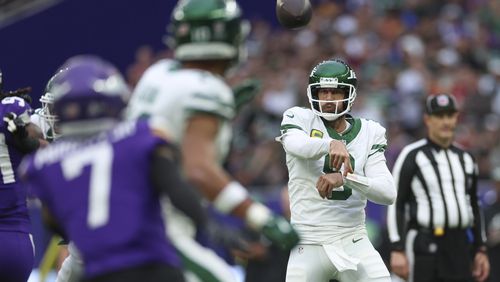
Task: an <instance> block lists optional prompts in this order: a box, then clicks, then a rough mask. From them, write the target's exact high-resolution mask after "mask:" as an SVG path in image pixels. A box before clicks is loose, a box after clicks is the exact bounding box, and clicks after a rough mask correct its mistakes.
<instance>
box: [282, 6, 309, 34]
mask: <svg viewBox="0 0 500 282" xmlns="http://www.w3.org/2000/svg"><path fill="white" fill-rule="evenodd" d="M276 17H277V18H278V21H279V22H280V24H281V25H282V26H284V27H286V28H289V29H298V28H302V27H304V26H306V25H307V24H308V23H309V21H310V20H311V17H312V7H311V3H310V2H309V0H277V1H276Z"/></svg>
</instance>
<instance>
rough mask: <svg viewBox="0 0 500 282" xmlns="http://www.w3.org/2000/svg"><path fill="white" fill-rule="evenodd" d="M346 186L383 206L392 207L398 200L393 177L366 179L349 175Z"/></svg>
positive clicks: (382, 176)
mask: <svg viewBox="0 0 500 282" xmlns="http://www.w3.org/2000/svg"><path fill="white" fill-rule="evenodd" d="M345 184H346V185H347V186H348V187H349V188H352V189H354V190H356V191H358V192H360V193H361V194H363V195H365V196H366V198H368V200H370V201H372V202H374V203H377V204H381V205H391V204H393V203H394V201H395V200H396V189H395V188H394V181H393V180H392V177H390V174H389V177H387V176H385V175H381V176H377V177H370V178H368V177H365V176H361V175H356V174H348V175H347V177H346V178H345Z"/></svg>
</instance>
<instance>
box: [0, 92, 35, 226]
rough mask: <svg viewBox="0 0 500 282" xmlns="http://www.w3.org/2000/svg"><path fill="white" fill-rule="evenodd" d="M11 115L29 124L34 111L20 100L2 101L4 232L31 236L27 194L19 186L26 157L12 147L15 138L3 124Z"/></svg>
mask: <svg viewBox="0 0 500 282" xmlns="http://www.w3.org/2000/svg"><path fill="white" fill-rule="evenodd" d="M10 112H12V113H15V114H16V115H17V116H18V117H21V118H22V119H23V120H24V121H25V122H29V120H30V117H29V114H30V112H31V108H30V106H29V104H28V103H26V102H25V101H24V100H23V99H22V98H19V97H7V98H4V99H2V100H1V101H0V175H1V177H0V231H17V232H24V233H29V232H30V223H29V216H28V209H27V207H26V190H25V189H24V187H22V185H19V183H18V177H17V172H16V170H17V167H18V166H19V163H20V162H21V159H22V158H23V156H24V155H23V153H21V152H20V151H18V150H17V149H16V148H14V147H13V146H12V145H8V144H9V143H10V141H11V140H12V138H13V137H12V133H11V132H9V131H8V130H7V124H6V123H5V122H4V121H3V117H4V116H5V115H6V114H7V113H10Z"/></svg>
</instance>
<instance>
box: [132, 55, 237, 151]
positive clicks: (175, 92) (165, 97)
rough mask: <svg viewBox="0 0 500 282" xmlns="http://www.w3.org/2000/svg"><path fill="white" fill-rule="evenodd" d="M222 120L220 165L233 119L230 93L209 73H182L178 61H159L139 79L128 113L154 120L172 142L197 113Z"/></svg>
mask: <svg viewBox="0 0 500 282" xmlns="http://www.w3.org/2000/svg"><path fill="white" fill-rule="evenodd" d="M200 112H202V113H208V114H213V115H216V116H218V117H221V128H220V130H219V133H218V136H217V139H216V146H217V150H218V152H217V153H218V157H219V161H222V160H223V159H224V158H225V156H226V154H227V152H228V150H229V147H230V141H231V125H230V121H231V119H232V118H233V117H234V115H235V106H234V96H233V93H232V90H231V89H230V88H229V87H228V86H227V85H226V83H225V82H224V81H223V80H222V78H221V77H219V76H216V75H214V74H212V73H210V72H206V71H202V70H194V69H182V68H180V65H179V63H178V62H177V61H174V60H167V59H164V60H160V61H159V62H157V63H155V64H154V65H153V66H151V67H150V68H149V69H147V70H146V72H145V73H144V74H143V76H142V77H141V79H140V81H139V83H138V84H137V86H136V88H135V90H134V93H133V95H132V98H131V100H130V102H129V106H128V109H127V116H128V118H139V117H144V116H156V117H157V118H158V117H160V118H161V119H160V120H161V125H159V126H161V127H162V129H163V130H166V132H167V133H168V134H169V136H171V138H172V139H173V141H174V142H176V143H178V144H180V143H181V142H182V139H183V135H184V130H185V127H186V122H187V120H188V119H189V118H190V117H191V116H192V115H193V114H196V113H200Z"/></svg>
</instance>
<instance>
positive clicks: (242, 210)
mask: <svg viewBox="0 0 500 282" xmlns="http://www.w3.org/2000/svg"><path fill="white" fill-rule="evenodd" d="M169 31H170V37H169V39H168V43H169V44H170V45H171V46H170V47H172V48H173V49H174V57H175V59H176V60H175V61H173V60H161V61H159V62H158V63H156V64H154V65H153V66H151V67H150V68H149V69H148V70H146V72H145V73H144V75H143V77H142V78H141V80H140V81H139V83H138V84H137V86H136V89H135V91H134V94H133V96H132V99H131V101H130V104H129V109H128V114H129V117H130V118H140V117H144V116H159V117H161V118H163V120H164V124H163V128H165V129H166V130H167V131H168V132H170V133H171V134H172V138H173V140H174V141H175V142H176V143H177V144H180V147H181V151H182V157H183V170H184V173H185V174H186V176H187V177H188V179H189V180H190V181H191V182H192V183H193V184H195V186H196V187H197V188H198V189H199V190H200V191H201V192H202V193H203V195H204V196H205V198H206V199H208V200H209V201H210V202H212V204H213V205H214V206H215V208H216V209H218V210H219V211H220V212H222V213H225V214H232V215H236V216H238V217H240V218H242V219H244V220H245V222H246V223H247V225H248V226H250V227H251V228H253V229H254V230H257V231H259V232H261V233H262V234H264V235H265V236H266V237H267V238H268V239H270V240H271V241H272V242H273V243H275V244H276V245H277V246H280V247H282V248H283V249H286V250H288V249H290V248H292V247H293V246H294V245H295V244H296V243H297V241H298V236H297V234H296V233H295V231H294V230H293V228H292V227H291V225H290V224H289V222H288V221H286V219H284V218H283V217H281V216H277V215H275V214H273V213H272V212H271V211H270V210H269V209H268V208H267V207H265V206H264V205H262V204H260V203H258V202H255V201H253V200H251V198H250V197H249V194H248V192H247V190H246V189H245V188H244V187H243V186H242V185H241V184H240V183H238V182H237V181H235V180H234V179H232V178H231V176H230V175H229V174H228V172H226V171H225V170H224V168H223V167H222V166H221V163H222V161H223V160H224V159H225V157H226V154H227V152H228V150H229V148H230V142H231V120H232V119H233V118H234V116H235V112H236V111H235V97H234V96H233V92H232V91H231V89H230V88H229V87H228V85H227V84H226V83H225V82H224V80H223V77H224V75H225V74H226V72H227V71H228V70H229V69H230V68H231V67H233V66H234V65H235V64H236V63H237V62H238V61H239V60H240V59H242V58H243V57H244V56H245V52H244V51H243V50H244V41H245V38H246V35H247V34H248V32H249V27H248V24H247V22H245V21H243V20H242V18H241V11H240V8H239V6H238V4H237V3H236V1H234V0H181V1H179V2H178V4H177V6H176V7H175V9H174V11H173V13H172V18H171V24H170V26H169ZM175 215H176V217H175V219H173V218H172V219H171V220H169V227H170V228H169V232H170V234H169V236H170V238H171V239H172V241H173V243H174V244H175V246H176V248H178V249H179V250H180V251H181V252H182V254H183V256H184V258H185V260H186V264H187V265H189V266H192V267H191V268H190V269H191V270H192V271H195V272H196V274H197V275H198V277H199V279H202V280H204V281H208V280H207V279H209V278H207V277H204V276H206V275H208V276H210V277H211V279H216V280H218V281H234V278H233V277H232V275H231V273H230V272H229V271H228V266H227V265H226V264H225V263H224V262H223V261H222V260H220V259H219V258H217V257H215V256H213V255H211V254H210V252H209V251H208V250H206V249H203V248H202V247H201V246H200V245H199V244H198V243H196V242H195V241H194V240H193V235H194V233H195V231H194V229H193V228H192V227H190V225H189V222H187V221H186V220H183V219H182V215H180V214H179V213H176V214H175ZM174 226H175V227H174ZM200 253H203V255H200ZM207 257H211V258H210V259H207ZM210 281H212V280H210Z"/></svg>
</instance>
